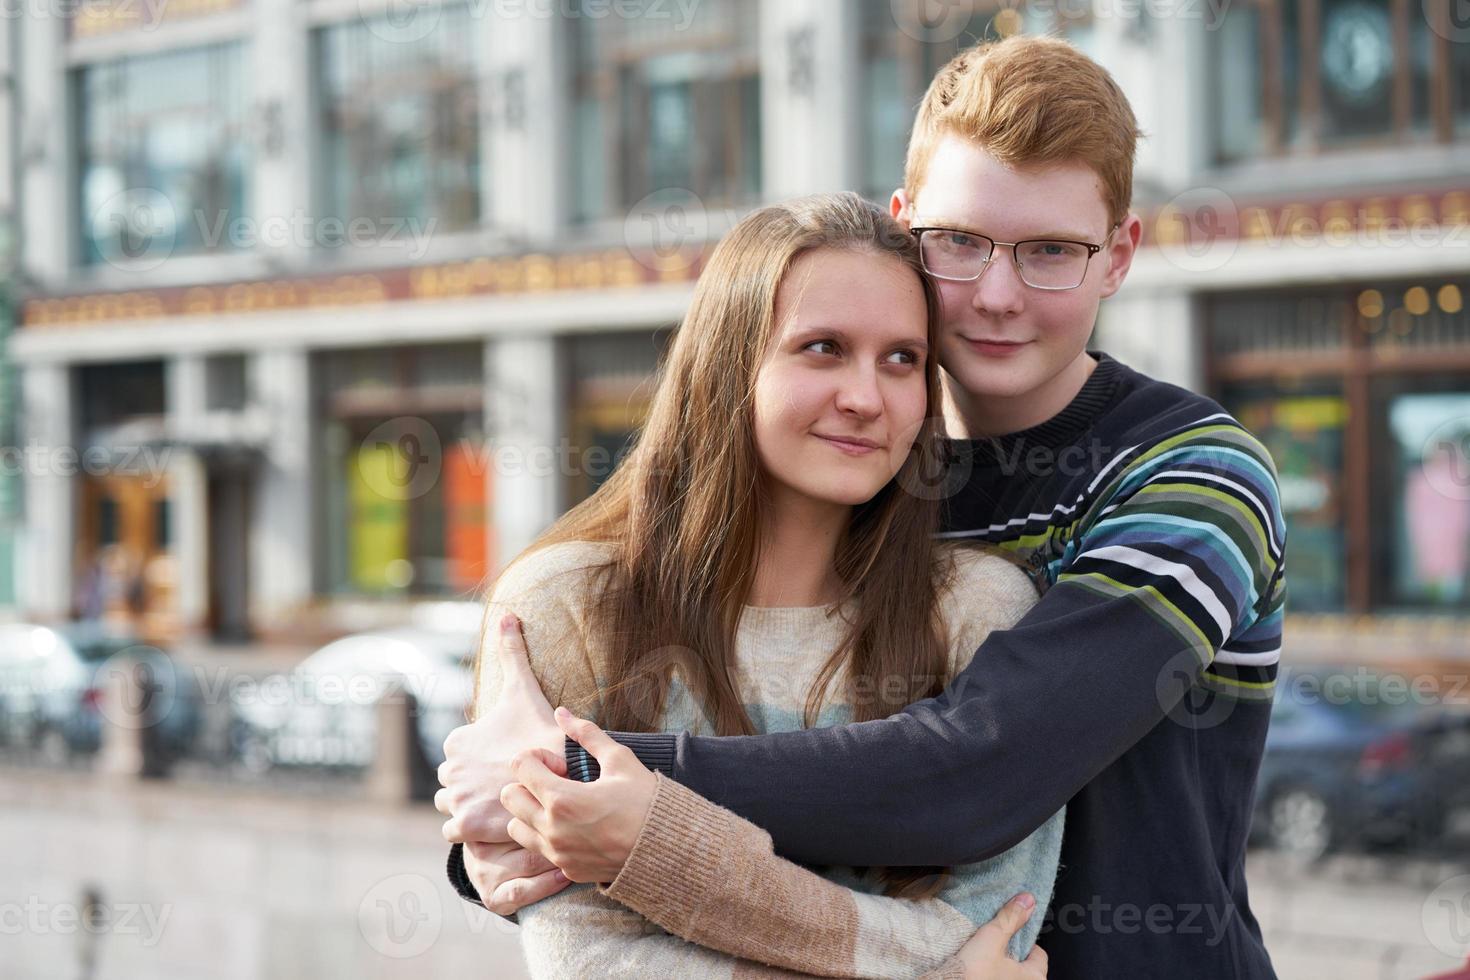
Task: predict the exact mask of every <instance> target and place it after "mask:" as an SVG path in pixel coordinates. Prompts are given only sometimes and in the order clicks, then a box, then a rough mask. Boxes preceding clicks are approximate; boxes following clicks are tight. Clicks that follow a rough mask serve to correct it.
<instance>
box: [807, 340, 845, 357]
mask: <svg viewBox="0 0 1470 980" xmlns="http://www.w3.org/2000/svg"><path fill="white" fill-rule="evenodd" d="M818 347H826V348H828V349H827V350H816V348H818ZM802 350H809V351H814V352H815V353H817V354H836V353H837V343H836V342H835V341H831V340H814V341H812V342H811V343H809V344H807V345H805V346H804V347H802Z"/></svg>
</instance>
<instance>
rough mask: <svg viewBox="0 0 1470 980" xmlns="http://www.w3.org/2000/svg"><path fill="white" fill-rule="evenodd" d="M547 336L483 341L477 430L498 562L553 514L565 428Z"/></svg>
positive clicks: (553, 350) (557, 506) (555, 360)
mask: <svg viewBox="0 0 1470 980" xmlns="http://www.w3.org/2000/svg"><path fill="white" fill-rule="evenodd" d="M560 376H561V371H560V365H559V357H558V349H557V343H556V338H555V337H548V336H518V337H503V338H499V339H496V340H493V341H491V342H489V343H488V344H486V346H485V433H486V438H487V439H488V441H489V444H490V447H491V456H490V459H491V465H490V468H489V479H490V481H491V482H492V483H493V486H492V488H491V490H490V492H491V493H492V494H493V500H494V509H493V511H492V512H491V513H492V515H493V516H492V523H493V525H494V528H495V533H494V537H493V541H494V542H495V548H496V553H495V554H494V555H492V556H491V562H492V564H494V565H495V566H496V567H503V566H504V565H505V564H506V563H507V562H508V561H510V560H511V559H512V558H514V557H515V556H516V555H518V554H520V553H521V551H523V550H524V549H525V548H526V546H527V545H529V544H530V543H531V541H532V540H533V539H534V538H535V537H536V535H537V534H539V533H540V532H541V531H542V530H544V529H545V528H546V527H547V526H548V525H550V524H551V522H552V521H554V520H556V518H557V516H558V515H559V514H560V513H561V507H562V498H563V496H564V491H563V487H564V486H565V482H566V481H565V479H564V477H563V475H562V472H561V467H560V466H559V465H558V464H557V461H558V460H559V459H560V458H561V457H560V455H559V454H558V453H557V452H556V449H557V446H558V443H559V442H560V440H561V438H562V435H563V433H564V432H565V431H566V427H565V419H564V412H563V409H562V405H561V399H560V398H558V397H557V396H558V392H559V391H560V387H561V386H560V383H559V382H560Z"/></svg>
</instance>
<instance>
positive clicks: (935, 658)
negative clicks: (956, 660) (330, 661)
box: [476, 193, 948, 897]
mask: <svg viewBox="0 0 1470 980" xmlns="http://www.w3.org/2000/svg"><path fill="white" fill-rule="evenodd" d="M826 248H836V249H849V250H855V251H863V252H869V253H872V254H873V255H874V256H876V257H878V258H880V259H881V258H882V257H884V256H889V257H891V258H892V259H893V260H894V261H897V262H900V263H902V264H903V265H905V266H907V267H908V268H910V269H911V270H912V271H913V274H914V275H915V277H917V278H918V279H919V281H920V282H921V283H922V285H923V289H924V294H925V300H926V303H927V306H928V325H927V330H928V341H929V349H930V351H931V353H930V355H929V356H928V357H927V358H926V359H925V366H924V371H925V384H926V388H927V391H928V399H929V411H928V412H927V413H926V414H927V415H928V416H929V417H928V418H926V420H925V421H924V423H923V425H922V427H921V429H920V431H919V433H918V436H917V438H916V440H915V443H914V446H913V448H912V449H911V450H910V452H909V456H908V458H907V459H906V460H905V461H904V463H903V466H902V467H901V469H900V471H899V473H898V475H897V476H896V477H895V478H894V479H893V480H891V481H890V482H889V483H888V484H887V485H886V486H884V487H883V489H882V490H880V491H879V492H878V494H877V495H876V496H874V497H873V498H872V499H871V500H869V501H867V502H866V503H863V504H860V505H858V506H857V507H855V508H854V509H853V514H852V520H851V522H850V524H849V526H848V528H847V530H846V533H845V534H844V536H843V538H842V539H841V541H840V542H839V544H838V546H837V552H836V557H835V561H836V572H837V575H838V577H839V579H840V581H841V583H842V586H843V595H842V600H843V601H841V602H839V603H837V604H834V606H833V614H836V613H837V612H838V610H839V608H840V609H842V610H848V609H851V610H852V611H853V612H852V614H851V619H850V623H849V629H848V632H847V634H846V641H845V642H844V643H843V644H842V645H841V646H840V647H839V648H838V649H837V650H836V651H835V652H834V653H833V655H832V656H831V657H830V658H829V660H828V661H827V662H826V663H825V664H824V665H823V667H822V669H821V671H820V672H819V674H818V675H817V678H816V680H815V681H814V682H813V684H812V687H811V690H810V691H809V693H808V696H807V701H806V708H805V723H806V724H807V725H812V724H814V723H815V721H816V718H817V715H818V712H819V711H820V709H821V707H822V703H823V700H824V695H826V694H827V693H828V688H829V686H830V685H831V683H832V681H833V679H834V678H836V677H838V676H839V675H840V674H841V672H842V670H843V668H844V667H846V668H847V670H846V675H845V682H846V685H847V693H848V701H849V703H851V705H852V710H853V718H854V720H856V721H865V720H869V719H874V718H883V717H886V716H888V715H890V714H892V713H893V712H895V711H897V710H899V709H900V708H902V707H903V706H904V705H906V704H909V703H910V702H913V701H916V700H919V699H921V698H924V697H928V696H931V695H933V694H937V693H938V692H939V691H940V690H941V689H942V688H943V685H944V681H945V677H946V674H947V671H948V650H947V638H946V636H945V631H944V625H943V623H942V622H941V619H940V616H939V612H938V598H937V597H938V591H939V588H940V587H941V585H942V582H941V581H939V580H937V578H936V574H935V566H934V545H933V543H932V540H931V539H932V535H933V533H934V532H935V531H936V530H937V529H938V525H939V506H940V504H939V500H938V499H937V495H935V494H933V493H925V492H922V491H919V492H910V491H911V490H913V489H915V488H918V487H920V486H922V484H923V482H924V480H925V478H926V477H927V476H928V475H929V470H926V467H927V468H932V467H933V466H934V465H935V464H936V461H937V460H938V459H939V456H938V452H939V443H940V440H941V439H942V437H943V422H942V420H941V419H940V418H939V417H938V415H937V409H938V405H939V404H940V402H939V368H938V365H937V363H936V357H935V355H934V353H932V352H934V351H937V350H938V347H939V345H938V336H937V334H938V317H939V304H938V298H937V296H936V294H935V291H934V287H933V285H932V283H931V282H930V281H929V280H928V278H927V277H926V276H925V275H924V274H923V271H922V267H921V265H920V262H919V255H918V249H917V246H916V244H915V242H914V239H913V236H911V235H910V234H909V233H908V232H907V231H906V230H905V229H904V228H903V227H902V226H901V225H899V224H898V223H897V222H896V221H894V220H893V219H892V218H891V217H890V216H889V215H887V214H886V213H884V212H883V211H882V210H881V209H880V208H878V207H877V206H875V205H873V204H870V203H868V202H867V201H864V200H863V199H862V198H861V197H859V196H857V195H856V194H847V193H844V194H825V195H818V196H813V197H806V198H801V199H798V200H795V201H790V202H786V203H783V204H777V205H773V206H770V207H765V208H762V209H760V210H758V211H755V212H754V213H752V214H750V215H749V216H747V217H746V218H745V219H744V220H742V221H741V222H740V223H739V224H738V225H736V227H735V228H734V229H733V230H732V231H731V232H730V233H729V234H728V235H727V236H726V237H725V238H724V240H723V241H721V242H720V244H719V245H718V247H716V248H715V250H714V252H713V253H712V254H711V256H710V260H709V264H708V266H707V267H706V269H705V270H704V272H703V274H702V275H701V277H700V279H699V282H698V284H697V286H696V288H695V291H694V296H693V300H692V302H691V303H690V306H689V312H688V315H687V316H686V317H685V318H684V322H683V324H682V326H681V327H680V329H679V330H678V331H677V333H676V335H675V337H674V338H673V341H672V345H671V349H670V350H669V352H668V354H667V356H666V358H665V360H664V364H663V367H662V370H661V376H660V380H659V383H658V387H657V390H656V393H655V395H654V397H653V402H652V405H651V408H650V413H649V417H648V420H647V422H646V423H645V424H644V426H643V428H642V430H641V432H640V433H639V435H638V436H637V441H636V444H635V445H634V447H633V448H632V449H631V451H630V452H629V454H628V456H627V457H626V458H625V459H624V460H623V462H622V465H621V466H619V467H618V469H617V470H616V471H615V472H614V473H613V474H612V476H611V477H609V479H608V480H607V482H606V483H604V484H603V486H602V487H601V488H599V490H598V491H597V492H596V493H595V494H593V495H592V496H591V497H590V498H588V499H587V500H585V501H583V502H582V503H581V504H579V505H578V506H576V507H575V508H573V509H572V510H570V511H569V512H567V513H566V514H565V515H564V516H562V517H561V518H560V519H559V520H558V521H557V522H556V523H555V524H553V525H552V526H551V528H549V529H548V530H547V531H546V532H545V533H544V534H542V535H541V537H540V538H538V539H537V540H536V542H535V543H534V544H532V546H531V547H530V548H529V549H527V552H526V554H529V553H531V552H534V551H537V550H539V549H542V548H545V547H548V546H550V545H553V544H558V543H562V542H569V541H595V542H605V543H609V544H611V545H613V548H612V558H611V559H610V561H609V563H608V565H607V566H606V567H605V568H604V569H601V570H599V574H600V578H599V589H598V590H597V591H598V594H597V595H596V596H594V597H593V598H592V600H591V607H590V608H589V610H588V622H589V624H590V625H589V629H590V630H592V631H593V634H594V635H595V636H596V637H597V640H598V643H599V644H600V645H602V644H605V645H606V654H607V676H606V677H605V683H604V685H603V687H602V689H601V690H600V692H599V694H600V696H601V699H602V707H601V711H600V712H599V714H600V717H599V718H598V721H599V723H600V724H602V725H603V726H604V727H606V728H609V729H613V730H618V731H644V732H648V731H657V730H658V728H659V722H660V719H661V717H662V714H663V709H664V704H665V700H666V697H667V695H668V693H669V689H670V684H671V682H672V679H673V675H674V672H675V670H676V669H677V670H678V672H679V673H680V675H681V677H682V679H683V682H684V683H685V685H686V686H687V688H688V690H689V692H690V694H691V695H692V696H693V698H694V701H695V703H696V704H697V705H699V706H700V707H701V708H702V709H703V711H704V713H705V715H706V716H707V718H708V719H709V722H710V725H711V727H712V729H713V731H714V732H715V733H716V734H719V735H749V734H755V731H756V729H755V727H754V725H753V724H752V722H751V720H750V717H749V715H748V714H747V713H746V710H745V707H744V705H743V704H742V703H741V700H740V695H739V692H738V690H737V685H736V681H735V677H734V673H733V667H734V651H735V634H736V627H737V625H738V623H739V621H740V615H741V611H742V607H743V605H744V600H745V599H746V598H747V597H748V595H749V592H750V589H751V586H752V584H753V581H754V576H755V569H756V561H757V551H758V546H759V535H760V528H761V527H762V515H763V508H765V507H766V506H767V504H766V498H765V494H764V491H763V480H762V471H761V468H760V464H759V460H758V457H757V454H756V447H755V434H754V417H753V412H752V395H753V392H754V390H755V380H756V374H757V371H758V370H759V368H760V365H761V363H762V361H763V359H764V357H765V356H766V353H767V348H768V345H769V344H770V343H771V341H772V338H773V334H774V333H775V331H776V327H777V324H776V322H775V308H776V294H777V290H778V288H779V287H780V285H781V282H782V279H783V277H784V276H785V275H786V273H787V270H788V269H789V268H790V266H791V263H792V262H793V261H794V260H795V259H796V258H797V257H798V256H800V255H802V254H804V253H806V252H810V251H813V250H816V249H826ZM906 488H907V489H906ZM847 599H856V600H858V601H857V602H855V603H852V604H847V603H846V602H845V600H847ZM478 671H479V667H478V662H477V666H476V675H477V676H476V689H477V690H478ZM858 680H861V683H857V681H858ZM936 871H942V869H920V868H911V869H885V871H884V872H883V877H884V880H885V882H886V884H887V890H888V892H889V894H895V895H903V896H905V897H922V896H924V895H926V894H933V893H934V892H935V891H937V890H938V888H939V885H940V883H941V882H942V876H940V875H936V874H935V872H936Z"/></svg>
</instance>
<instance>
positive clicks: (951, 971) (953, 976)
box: [919, 956, 965, 980]
mask: <svg viewBox="0 0 1470 980" xmlns="http://www.w3.org/2000/svg"><path fill="white" fill-rule="evenodd" d="M919 980H965V964H963V963H961V962H960V961H959V957H956V956H951V957H950V958H949V959H947V960H945V961H944V962H943V963H941V964H939V965H938V966H936V967H935V968H934V969H932V970H930V971H929V972H928V973H926V974H924V975H923V976H921V977H920V978H919Z"/></svg>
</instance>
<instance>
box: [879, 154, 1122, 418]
mask: <svg viewBox="0 0 1470 980" xmlns="http://www.w3.org/2000/svg"><path fill="white" fill-rule="evenodd" d="M893 212H894V215H895V216H896V217H898V218H899V219H900V220H901V221H902V222H904V224H905V225H907V226H909V227H936V226H938V227H944V228H958V229H963V230H966V231H971V232H976V233H979V234H982V235H986V236H988V237H989V238H992V239H995V240H998V241H1005V242H1017V241H1025V240H1027V239H1036V238H1054V239H1068V240H1073V241H1079V242H1090V243H1092V244H1101V245H1103V250H1102V251H1101V252H1098V253H1097V254H1095V255H1093V256H1092V258H1091V260H1090V261H1089V262H1088V266H1087V273H1086V276H1085V278H1084V279H1083V281H1082V285H1080V286H1078V287H1077V288H1076V289H1070V290H1059V291H1047V290H1041V289H1036V288H1034V287H1032V286H1028V285H1027V284H1026V283H1024V282H1023V281H1022V280H1021V278H1020V274H1019V272H1018V271H1017V269H1016V265H1015V263H1014V262H1013V261H1012V256H1011V250H1010V249H1009V248H1007V247H1006V246H1003V245H997V246H996V247H995V251H994V253H993V254H992V256H991V259H990V262H989V263H988V264H987V265H986V266H985V271H984V273H983V274H982V275H981V276H980V278H979V279H978V280H975V281H973V282H955V281H950V280H943V279H937V278H936V279H935V283H936V284H937V285H938V287H939V292H940V297H941V301H942V304H943V316H944V323H943V329H942V331H941V336H940V341H939V358H940V363H941V364H942V365H943V366H944V369H945V371H946V372H948V374H949V375H950V378H951V380H952V381H953V382H954V383H956V384H958V385H959V386H960V387H961V388H963V389H964V390H965V391H966V392H967V393H969V394H970V395H972V396H975V397H978V398H999V399H1008V398H1010V399H1014V398H1024V397H1027V396H1031V395H1040V394H1042V393H1043V392H1044V390H1045V389H1046V387H1047V386H1048V385H1049V384H1051V383H1054V382H1055V381H1056V380H1057V379H1059V378H1062V377H1064V376H1066V375H1067V374H1068V372H1069V371H1071V372H1075V371H1076V370H1077V368H1078V366H1079V365H1080V364H1081V363H1083V362H1082V361H1081V359H1082V358H1084V357H1085V353H1084V352H1085V349H1086V346H1087V339H1088V337H1089V336H1090V335H1091V333H1092V326H1093V322H1094V321H1095V320H1096V319H1097V309H1098V303H1099V302H1100V301H1101V300H1102V299H1103V298H1104V297H1106V296H1111V295H1112V294H1113V293H1114V292H1116V291H1117V289H1118V287H1119V286H1120V285H1121V284H1122V282H1123V277H1124V276H1125V275H1126V274H1127V271H1128V265H1129V263H1130V262H1131V261H1132V257H1133V249H1134V246H1135V245H1136V244H1137V240H1138V232H1139V228H1140V226H1139V222H1138V219H1137V218H1136V217H1134V216H1132V215H1130V216H1129V218H1128V220H1127V221H1125V222H1124V224H1123V225H1122V226H1121V227H1120V228H1119V229H1118V230H1117V231H1116V232H1114V233H1113V234H1112V236H1111V238H1109V237H1108V233H1109V229H1110V225H1111V222H1110V221H1109V218H1108V210H1107V206H1106V204H1104V201H1103V187H1102V181H1101V180H1100V178H1099V177H1098V176H1097V174H1096V173H1094V172H1093V171H1092V169H1091V168H1089V167H1088V166H1086V165H1085V164H1082V163H1065V164H1058V165H1050V166H1046V167H1028V168H1023V169H1010V168H1008V167H1006V166H1004V165H1002V164H1001V163H999V162H998V161H997V160H996V159H995V158H994V157H992V156H991V155H990V154H989V153H988V152H986V151H985V150H984V149H983V148H982V147H980V146H979V145H977V144H975V143H973V142H970V141H968V140H965V139H961V138H960V137H957V136H952V135H951V136H946V137H944V139H943V140H942V141H941V142H940V143H939V144H938V145H937V146H936V147H935V149H934V153H933V155H932V156H931V158H930V162H929V168H928V172H927V174H926V175H925V178H924V183H923V185H922V187H921V188H920V189H919V191H918V192H917V194H916V196H915V198H914V199H913V200H909V199H908V197H907V195H906V194H905V192H904V191H902V190H900V191H898V192H896V193H895V194H894V198H893ZM1061 407H1062V406H1060V405H1059V406H1056V410H1060V408H1061ZM1037 421H1044V419H1038V420H1037Z"/></svg>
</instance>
